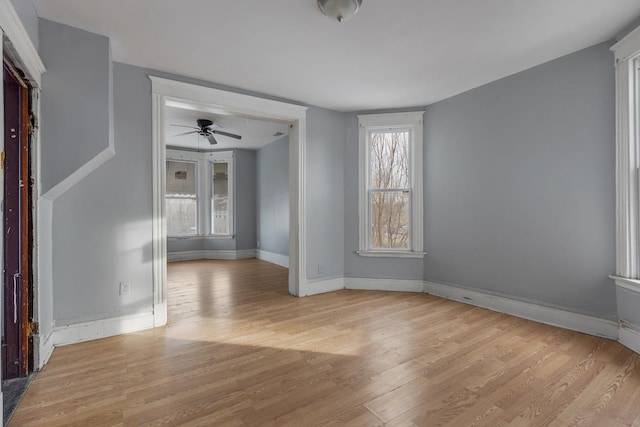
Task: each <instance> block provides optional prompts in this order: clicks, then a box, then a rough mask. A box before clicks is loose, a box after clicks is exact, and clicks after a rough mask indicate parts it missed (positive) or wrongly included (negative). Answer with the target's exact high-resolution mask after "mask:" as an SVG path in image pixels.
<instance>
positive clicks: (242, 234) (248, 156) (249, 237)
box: [234, 150, 257, 250]
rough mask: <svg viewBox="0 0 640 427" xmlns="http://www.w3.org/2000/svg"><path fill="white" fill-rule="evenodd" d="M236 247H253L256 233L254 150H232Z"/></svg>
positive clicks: (255, 241) (239, 248)
mask: <svg viewBox="0 0 640 427" xmlns="http://www.w3.org/2000/svg"><path fill="white" fill-rule="evenodd" d="M234 158H235V166H234V167H235V175H236V181H235V187H236V193H235V219H236V225H235V228H236V249H237V250H242V249H255V248H256V243H257V238H256V236H257V233H256V211H257V207H256V197H257V195H256V152H255V150H234Z"/></svg>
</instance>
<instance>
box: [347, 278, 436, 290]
mask: <svg viewBox="0 0 640 427" xmlns="http://www.w3.org/2000/svg"><path fill="white" fill-rule="evenodd" d="M344 287H345V289H358V290H365V291H396V292H424V282H423V281H422V280H400V279H366V278H362V277H345V279H344Z"/></svg>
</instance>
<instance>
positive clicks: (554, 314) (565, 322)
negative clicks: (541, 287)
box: [424, 281, 618, 340]
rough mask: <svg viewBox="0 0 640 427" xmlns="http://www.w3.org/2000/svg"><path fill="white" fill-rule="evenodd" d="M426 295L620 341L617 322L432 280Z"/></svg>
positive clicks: (428, 283)
mask: <svg viewBox="0 0 640 427" xmlns="http://www.w3.org/2000/svg"><path fill="white" fill-rule="evenodd" d="M424 292H425V293H428V294H431V295H435V296H439V297H442V298H447V299H451V300H454V301H459V302H463V303H465V304H471V305H475V306H478V307H483V308H487V309H489V310H493V311H498V312H500V313H505V314H510V315H512V316H516V317H522V318H524V319H529V320H534V321H536V322H540V323H545V324H547V325H552V326H557V327H560V328H564V329H570V330H572V331H577V332H583V333H585V334H589V335H596V336H600V337H605V338H610V339H614V340H615V339H617V338H618V325H617V324H616V322H615V321H613V320H608V319H602V318H599V317H593V316H588V315H585V314H580V313H573V312H570V311H565V310H561V309H557V308H551V307H545V306H542V305H538V304H532V303H527V302H522V301H517V300H514V299H511V298H506V297H501V296H496V295H490V294H486V293H483V292H478V291H472V290H469V289H464V288H458V287H455V286H450V285H443V284H440V283H434V282H428V281H425V282H424Z"/></svg>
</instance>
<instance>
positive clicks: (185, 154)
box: [165, 149, 235, 241]
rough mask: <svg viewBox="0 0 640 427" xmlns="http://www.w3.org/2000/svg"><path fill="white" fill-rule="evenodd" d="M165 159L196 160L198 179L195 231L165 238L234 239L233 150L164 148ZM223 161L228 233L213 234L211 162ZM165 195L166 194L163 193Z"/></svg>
mask: <svg viewBox="0 0 640 427" xmlns="http://www.w3.org/2000/svg"><path fill="white" fill-rule="evenodd" d="M166 151H167V152H166V160H175V161H186V162H196V163H197V165H196V171H197V173H198V180H197V182H196V192H197V195H198V218H197V225H196V227H197V233H196V234H195V235H194V234H184V235H179V234H172V235H167V238H168V239H169V240H171V241H173V240H196V239H203V238H205V239H234V238H235V228H234V224H235V221H234V213H235V209H234V208H235V183H234V181H235V180H234V179H233V178H234V176H235V174H234V162H233V158H234V156H233V151H231V150H230V151H215V152H211V153H197V152H191V151H181V150H173V149H167V150H166ZM216 161H218V162H220V161H224V162H227V163H228V164H229V217H230V219H229V231H230V233H229V234H213V233H212V232H211V194H212V191H213V186H212V185H210V181H211V173H212V171H213V169H212V166H211V164H212V163H213V162H216ZM165 197H166V195H165Z"/></svg>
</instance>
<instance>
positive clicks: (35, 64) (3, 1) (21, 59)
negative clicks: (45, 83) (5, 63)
mask: <svg viewBox="0 0 640 427" xmlns="http://www.w3.org/2000/svg"><path fill="white" fill-rule="evenodd" d="M0 28H1V29H2V31H3V32H4V35H5V36H6V37H7V38H8V39H9V41H10V43H11V47H10V48H9V49H7V51H6V52H4V53H5V54H7V55H8V56H9V57H10V58H11V60H13V61H16V62H18V63H19V64H20V66H21V68H22V71H24V72H25V73H26V74H27V78H28V79H29V80H31V81H32V82H33V83H35V86H37V87H41V86H42V83H41V76H42V74H43V73H44V72H45V71H46V69H45V67H44V64H43V63H42V59H40V55H38V50H37V49H36V47H35V46H34V45H33V42H32V41H31V39H30V38H29V34H27V30H26V29H25V28H24V25H22V21H20V17H19V16H18V13H17V12H16V10H15V8H14V7H13V4H11V1H10V0H0Z"/></svg>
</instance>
